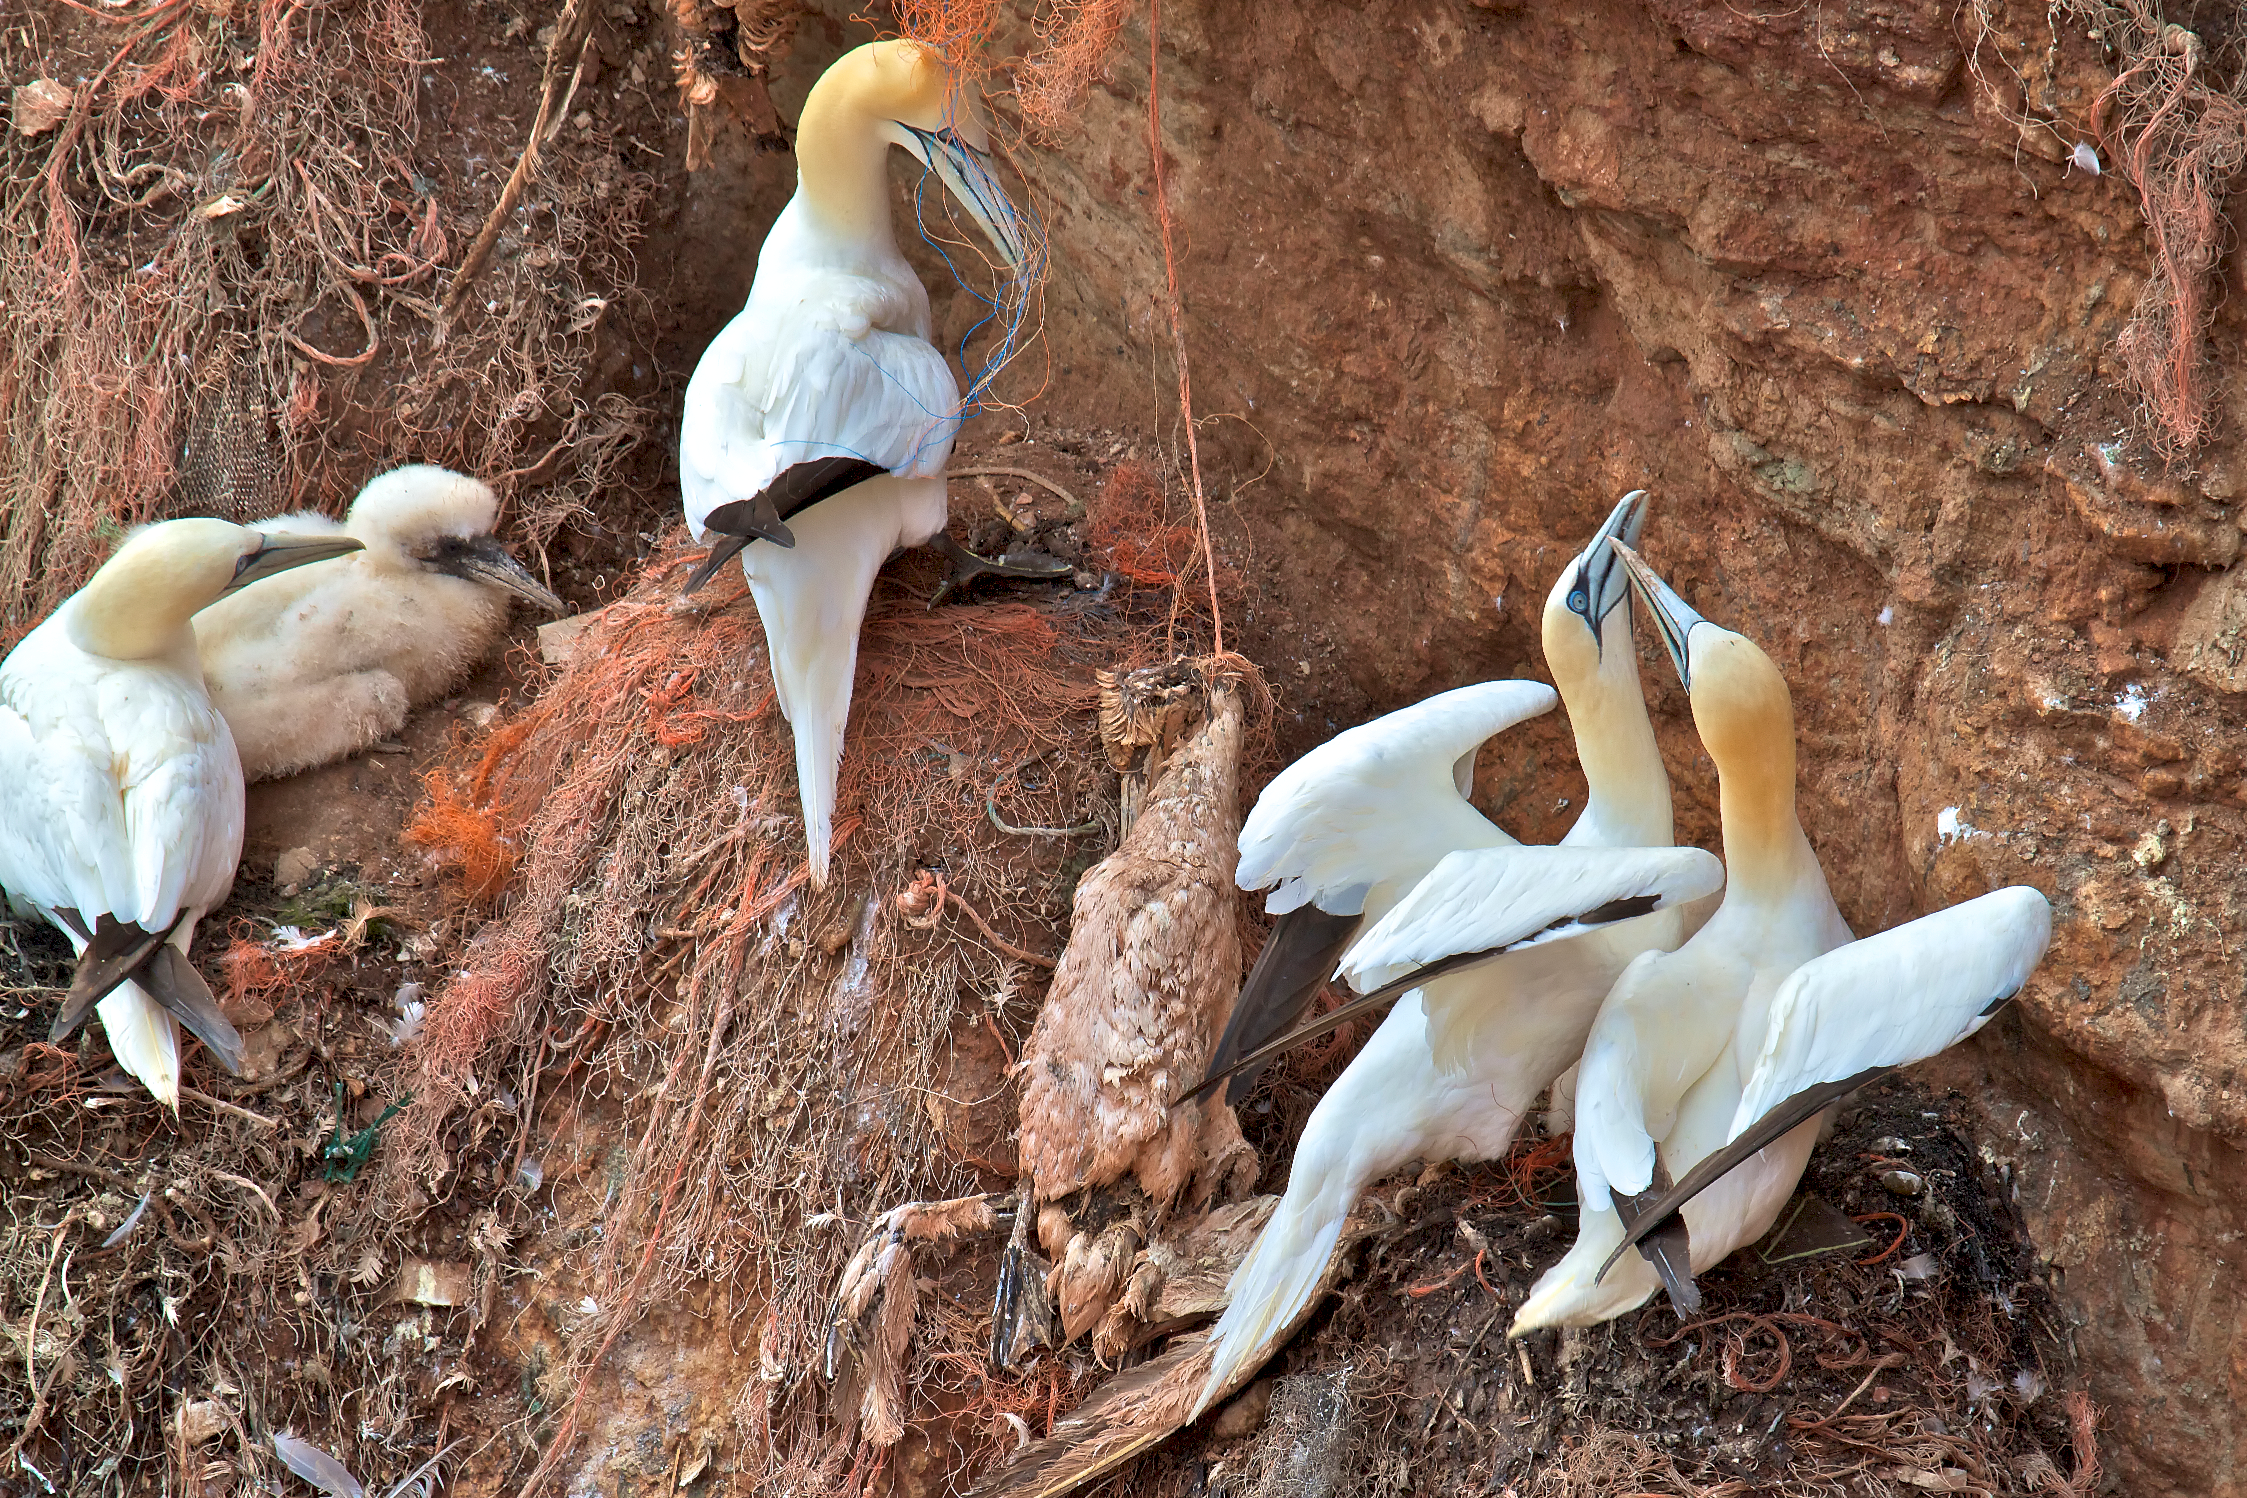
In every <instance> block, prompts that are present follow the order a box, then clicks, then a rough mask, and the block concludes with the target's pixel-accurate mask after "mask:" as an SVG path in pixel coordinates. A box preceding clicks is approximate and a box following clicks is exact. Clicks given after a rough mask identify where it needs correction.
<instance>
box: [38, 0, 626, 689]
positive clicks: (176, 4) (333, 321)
mask: <svg viewBox="0 0 2247 1498" xmlns="http://www.w3.org/2000/svg"><path fill="white" fill-rule="evenodd" d="M54 14H55V15H56V16H57V17H59V18H60V19H59V20H58V21H57V22H56V23H55V24H54V25H53V27H51V28H50V29H52V30H54V31H56V32H59V33H60V36H59V37H58V38H55V39H52V40H51V42H50V45H49V46H48V48H47V50H46V51H45V52H43V53H40V54H39V55H36V56H31V57H23V56H21V55H20V54H19V55H18V56H17V57H16V58H15V59H13V61H14V63H16V64H17V65H20V66H23V67H26V68H29V69H36V70H37V71H38V73H39V74H41V75H43V76H41V77H39V78H38V79H37V82H38V83H41V84H44V85H45V90H46V91H45V92H44V94H41V95H39V97H42V98H44V99H45V101H46V103H45V109H44V111H43V112H42V111H37V110H35V111H34V113H33V114H32V115H31V116H30V117H29V118H28V120H26V119H25V118H24V117H23V115H22V111H23V110H24V109H25V108H26V107H27V106H26V104H25V103H24V102H23V96H22V95H21V94H20V92H19V102H18V105H17V110H18V115H19V119H18V125H19V128H17V129H12V130H9V131H8V132H6V134H5V137H4V143H0V306H4V307H5V308H6V309H7V316H6V318H5V326H4V328H0V433H4V434H5V440H4V441H0V493H5V494H7V495H8V496H9V504H8V506H7V513H6V516H5V517H4V519H0V599H5V600H6V603H5V614H4V615H0V646H4V645H9V644H13V643H14V641H15V640H16V639H17V638H18V637H19V636H20V635H21V634H22V633H23V632H24V631H25V630H27V629H28V628H29V627H30V626H31V625H32V624H33V623H36V622H37V621H38V620H39V619H41V618H43V617H45V615H46V614H47V613H48V611H49V610H51V609H52V608H53V607H54V605H55V604H56V603H57V602H58V601H59V600H60V599H61V598H63V597H64V596H66V595H67V594H68V593H70V592H71V591H72V590H74V589H75V588H76V587H78V586H79V585H80V584H81V583H82V582H84V581H85V579H86V577H87V575H88V574H89V573H90V572H91V571H92V569H93V567H94V565H95V564H96V563H98V561H99V560H100V557H101V555H102V554H103V553H104V552H105V551H106V550H107V546H106V544H105V542H106V540H107V539H108V538H111V537H114V536H115V535H116V534H117V533H118V532H119V530H120V529H121V528H122V527H124V526H128V525H132V524H135V523H138V522H141V521H145V520H150V519H156V518H161V517H162V516H165V515H169V514H188V513H217V514H222V515H229V516H232V517H235V518H251V517H252V515H253V513H254V512H257V511H260V510H266V507H267V506H268V505H272V506H276V507H288V506H322V507H327V508H330V509H337V510H340V508H341V506H342V505H343V504H344V503H345V502H346V501H347V500H348V499H349V497H350V494H351V492H352V490H353V489H354V488H355V487H356V485H357V483H358V482H359V481H360V480H362V479H363V478H364V477H365V476H366V475H367V474H368V473H369V472H371V471H372V470H373V469H374V468H376V467H379V466H387V465H389V464H392V463H396V462H401V461H408V460H421V461H428V462H437V463H443V464H446V465H449V466H452V467H455V468H460V469H464V470H466V471H469V472H474V473H477V474H479V475H482V476H484V477H485V478H487V479H488V480H490V481H491V482H492V483H493V484H494V485H495V486H496V487H498V488H500V489H501V491H502V493H503V495H509V494H513V493H516V492H518V491H519V490H520V489H521V488H522V485H523V483H524V481H527V480H533V479H535V480H537V481H539V482H540V483H541V484H543V485H544V486H545V487H544V488H543V489H542V490H541V492H540V493H539V495H538V497H537V498H536V499H535V501H532V502H530V503H527V504H525V505H524V506H523V512H522V514H521V515H520V516H519V523H520V524H521V525H522V526H523V527H524V529H525V530H527V532H528V534H529V536H530V538H531V539H532V541H533V542H534V543H538V544H543V543H544V542H545V541H546V540H547V539H548V538H550V537H551V536H552V535H553V533H554V531H555V530H556V529H557V528H558V527H559V526H560V525H562V524H563V523H565V522H566V521H568V520H569V519H570V518H571V517H573V516H576V515H581V514H583V513H585V505H586V502H587V501H588V500H589V499H590V497H591V496H592V495H593V493H594V492H595V491H596V490H597V489H599V488H600V487H601V486H602V485H604V484H605V483H609V482H611V481H613V479H614V477H615V475H616V471H617V465H618V463H619V461H620V460H621V458H622V456H623V455H624V453H625V452H626V450H627V449H629V448H630V447H631V446H632V444H633V443H634V442H635V441H636V440H637V439H638V438H639V437H640V435H641V434H642V433H643V431H644V430H645V428H646V426H647V420H648V413H647V411H646V410H644V409H643V408H642V407H640V406H639V405H637V404H636V403H635V402H634V401H633V400H631V399H629V398H627V397H625V396H622V395H618V394H614V393H603V394H598V395H588V394H583V393H581V392H582V391H583V390H584V387H585V380H584V376H585V374H586V373H587V371H588V369H589V367H590V365H591V362H592V357H593V354H594V351H595V345H596V341H597V337H598V330H599V329H600V328H601V326H602V324H603V323H604V322H608V323H621V322H625V321H629V320H632V319H636V318H638V317H639V316H640V315H641V314H640V311H639V306H638V303H639V296H638V293H637V292H635V291H633V290H631V289H630V286H631V282H632V280H633V278H634V272H633V268H632V266H631V263H630V260H629V256H628V249H627V247H628V245H629V243H630V241H631V240H632V238H633V237H634V236H635V234H636V232H637V230H636V225H637V222H638V219H639V216H640V214H641V212H642V209H643V207H644V205H645V202H646V200H647V197H648V194H649V192H650V188H651V184H650V182H649V180H648V179H647V178H646V177H645V176H643V175H641V174H638V173H635V172H632V171H629V170H626V169H625V168H624V167H623V166H622V165H621V164H620V162H619V159H618V157H617V154H616V152H615V150H614V149H613V147H610V146H609V144H608V143H607V142H606V141H605V140H603V139H599V138H597V135H596V133H594V132H583V133H581V139H580V140H579V141H576V142H572V143H571V145H570V152H571V154H570V156H569V159H568V161H567V163H566V165H564V166H563V167H561V168H559V169H557V170H554V171H551V172H549V173H547V175H546V177H545V178H544V185H545V187H546V189H547V190H546V191H545V192H544V193H543V194H542V195H541V196H540V198H539V200H538V202H537V203H536V204H535V205H533V206H530V207H525V208H521V209H518V210H517V211H516V214H515V216H514V218H513V220H512V221H511V222H509V223H508V224H507V225H506V228H507V231H508V235H509V237H510V238H511V239H512V240H513V241H514V248H515V249H516V250H517V251H519V253H510V254H507V255H503V256H498V257H495V258H494V261H493V263H491V264H490V265H489V267H488V269H487V270H485V272H484V273H483V277H482V279H481V280H480V281H479V282H478V283H477V285H478V289H479V290H480V292H481V293H482V297H481V300H479V301H475V302H473V303H472V310H471V312H470V314H469V315H468V316H466V317H463V318H461V319H459V320H458V321H457V322H455V323H454V324H453V326H452V327H451V328H450V329H449V330H448V331H449V335H450V336H449V337H447V338H445V339H443V340H442V341H440V342H436V343H432V342H431V341H430V340H429V339H428V337H427V335H428V333H429V332H430V330H431V328H432V326H433V324H434V322H435V320H436V318H437V315H438V310H439V309H438V304H437V301H436V295H437V291H438V287H439V285H440V284H441V283H442V282H444V280H445V279H446V275H447V272H448V271H455V270H457V267H458V265H459V260H458V259H457V256H458V255H459V253H460V251H461V250H462V248H463V247H464V246H465V245H466V244H467V242H468V240H469V239H470V237H471V235H472V233H473V231H474V228H475V225H476V224H477V222H478V219H479V218H480V217H481V216H482V215H483V214H484V213H485V211H486V209H488V207H489V206H490V203H489V200H488V199H487V198H486V197H485V193H486V191H487V189H486V188H485V185H484V183H483V182H482V181H479V180H477V179H476V176H475V173H474V169H473V167H471V166H469V165H467V164H465V163H464V162H462V161H459V160H457V159H448V158H447V157H446V153H445V152H444V150H443V149H442V148H441V147H440V146H439V145H438V144H437V143H436V142H434V141H432V140H430V139H427V138H425V131H426V130H427V128H428V126H429V125H430V124H432V123H434V122H433V121H430V120H427V119H425V118H424V111H423V109H422V107H421V106H420V104H419V103H418V102H417V99H416V76H417V73H418V70H419V68H420V67H421V65H422V63H423V60H424V59H425V58H426V57H427V56H428V55H429V51H430V48H429V44H428V41H427V38H426V37H425V36H424V35H423V33H422V30H421V26H420V21H419V11H418V7H417V6H415V5H414V4H412V3H411V0H346V3H338V4H332V5H317V6H305V5H301V4H291V3H289V0H237V3H231V4H229V3H221V4H211V3H199V0H141V3H139V4H134V5H129V6H125V7H120V8H118V9H116V10H114V11H96V10H95V9H94V8H92V7H78V8H76V9H74V10H71V11H62V10H60V9H59V8H58V9H57V10H56V11H55V13H54ZM24 34H25V35H27V36H28V35H29V34H30V33H28V32H26V33H24ZM16 76H17V77H19V78H20V77H22V76H23V74H22V73H17V74H16ZM75 77H84V78H85V79H86V81H85V82H83V83H79V84H76V85H75V86H69V87H66V86H65V85H64V84H62V83H60V82H58V81H57V80H58V79H62V78H75ZM27 87H29V85H27ZM24 123H31V124H37V125H41V126H42V128H40V129H38V130H37V131H36V133H27V132H26V131H24V130H23V129H22V128H20V126H21V125H22V124H24ZM511 146H512V143H511V144H510V148H511ZM440 163H442V164H440ZM459 281H460V278H459V277H457V275H456V277H455V290H456V291H457V290H460V289H461V287H460V285H459ZM183 439H184V442H183ZM183 447H184V452H183ZM266 512H267V513H270V511H266Z"/></svg>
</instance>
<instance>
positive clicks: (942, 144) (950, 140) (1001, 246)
mask: <svg viewBox="0 0 2247 1498" xmlns="http://www.w3.org/2000/svg"><path fill="white" fill-rule="evenodd" d="M905 133H906V134H907V135H909V136H911V137H912V140H913V143H914V146H915V147H916V149H915V151H914V154H915V155H917V156H919V157H920V158H921V164H922V165H924V166H926V167H927V168H928V169H929V170H930V171H932V172H934V173H935V174H936V179H937V180H938V181H939V182H942V183H943V184H944V190H945V191H946V192H948V193H950V194H951V195H952V197H953V199H954V201H956V202H957V203H958V204H959V205H960V206H961V207H962V208H965V209H966V210H967V212H968V217H970V218H972V219H974V220H975V222H976V226H977V227H978V228H980V229H981V230H982V231H983V234H984V237H985V238H987V239H989V240H990V241H991V248H992V249H994V250H996V251H997V252H998V255H999V258H1000V259H1001V260H1004V261H1005V262H1006V267H1007V269H1008V270H1009V271H1013V272H1017V273H1019V272H1020V271H1021V270H1022V269H1023V267H1025V266H1026V265H1028V264H1029V262H1030V244H1029V239H1028V237H1027V235H1026V234H1025V232H1024V224H1023V219H1022V212H1021V210H1020V209H1018V208H1016V207H1015V206H1014V201H1013V200H1012V199H1011V198H1009V197H1008V196H1007V195H1006V189H1005V188H1003V187H1001V186H999V178H998V173H997V171H996V170H995V167H996V162H995V161H994V160H993V158H992V157H991V156H989V155H987V154H986V153H984V152H982V151H978V150H977V149H975V147H973V146H971V145H969V144H968V143H967V142H966V141H964V140H962V139H960V137H959V134H958V132H956V131H954V130H953V129H951V128H950V127H949V126H947V127H945V128H944V129H942V130H922V129H918V128H916V127H914V126H912V125H907V126H905Z"/></svg>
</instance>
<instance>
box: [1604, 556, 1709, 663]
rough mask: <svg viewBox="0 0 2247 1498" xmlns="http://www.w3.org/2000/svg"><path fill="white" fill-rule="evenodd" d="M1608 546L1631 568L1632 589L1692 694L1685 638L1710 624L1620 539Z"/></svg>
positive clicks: (1671, 661)
mask: <svg viewBox="0 0 2247 1498" xmlns="http://www.w3.org/2000/svg"><path fill="white" fill-rule="evenodd" d="M1607 544H1608V546H1609V547H1611V548H1612V549H1613V550H1614V552H1615V554H1616V555H1617V556H1619V557H1621V558H1622V559H1623V565H1624V566H1625V567H1627V568H1628V569H1630V575H1631V586H1632V587H1633V588H1634V589H1636V590H1637V592H1638V597H1639V602H1641V603H1643V604H1645V605H1646V611H1647V612H1648V613H1649V614H1652V615H1653V616H1654V627H1655V628H1656V629H1658V630H1660V631H1661V632H1662V644H1663V646H1664V647H1665V648H1667V649H1668V650H1669V652H1670V664H1671V665H1673V666H1675V667H1677V679H1678V681H1679V683H1680V684H1681V685H1683V686H1684V687H1685V689H1686V690H1687V691H1689V692H1690V691H1691V690H1693V668H1692V666H1691V664H1690V657H1689V656H1688V655H1687V652H1686V647H1685V642H1686V637H1687V636H1689V635H1691V634H1692V633H1693V626H1695V625H1696V624H1707V623H1708V622H1709V621H1708V620H1706V619H1704V618H1702V617H1701V616H1700V614H1699V613H1698V612H1696V611H1695V609H1694V607H1693V605H1691V604H1690V603H1687V602H1686V601H1685V600H1684V599H1682V598H1680V597H1678V596H1677V589H1675V588H1673V587H1671V586H1670V585H1669V584H1668V583H1666V582H1664V581H1662V578H1661V575H1660V574H1659V573H1657V572H1655V570H1654V569H1653V568H1651V567H1649V566H1647V565H1646V563H1645V562H1644V561H1643V560H1641V559H1640V557H1639V554H1638V553H1637V552H1635V551H1633V550H1631V548H1630V546H1629V545H1628V544H1627V543H1625V542H1624V541H1623V540H1622V539H1621V538H1620V537H1618V538H1616V539H1615V540H1612V541H1610V542H1608V543H1607Z"/></svg>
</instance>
